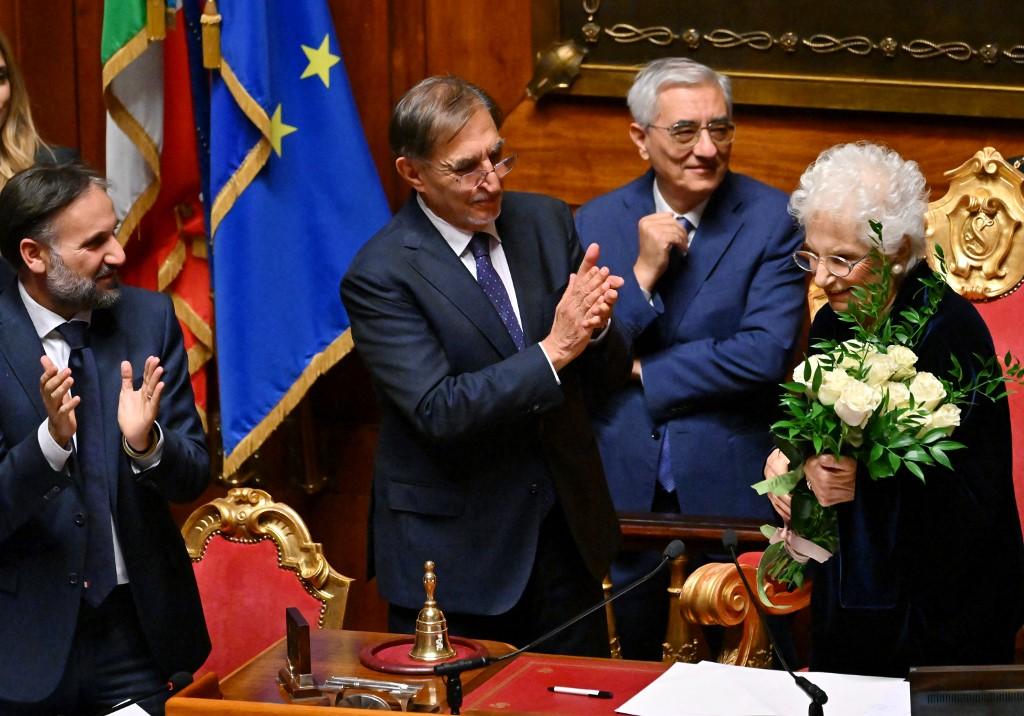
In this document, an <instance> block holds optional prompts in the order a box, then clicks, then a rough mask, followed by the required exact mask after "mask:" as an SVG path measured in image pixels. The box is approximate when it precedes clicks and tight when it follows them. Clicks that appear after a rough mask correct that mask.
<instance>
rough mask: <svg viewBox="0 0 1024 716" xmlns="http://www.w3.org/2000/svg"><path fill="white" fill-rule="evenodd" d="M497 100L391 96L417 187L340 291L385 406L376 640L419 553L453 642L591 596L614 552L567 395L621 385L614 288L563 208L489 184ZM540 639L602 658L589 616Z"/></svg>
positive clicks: (529, 621) (509, 161)
mask: <svg viewBox="0 0 1024 716" xmlns="http://www.w3.org/2000/svg"><path fill="white" fill-rule="evenodd" d="M498 125H499V117H498V110H497V108H496V107H495V105H494V102H493V101H492V100H491V98H490V97H488V96H487V95H486V94H485V93H484V92H483V91H482V90H481V89H480V88H478V87H476V86H474V85H472V84H470V83H468V82H465V81H464V80H461V79H458V78H455V77H432V78H429V79H426V80H424V81H423V82H421V83H420V84H418V85H417V86H416V87H414V88H413V89H411V90H410V91H409V92H408V93H407V94H406V95H405V97H403V98H402V100H401V101H400V102H399V103H398V105H397V107H396V109H395V112H394V115H393V117H392V122H391V145H392V149H393V151H394V153H395V155H396V156H397V159H396V161H395V166H396V168H397V170H398V172H399V174H400V175H401V176H402V178H403V179H404V180H405V181H406V182H407V183H408V184H409V186H410V187H412V189H413V190H414V192H415V194H414V196H413V197H412V198H410V199H409V201H408V202H407V203H406V204H405V206H403V207H402V209H401V210H400V211H399V212H398V213H397V214H396V215H395V217H394V218H393V219H392V220H391V222H390V223H389V224H388V225H387V226H385V227H384V228H383V229H382V230H381V231H380V232H379V233H378V234H377V235H376V236H374V237H373V239H371V240H370V242H369V243H368V244H367V245H366V246H365V247H363V249H362V250H361V251H360V253H359V254H358V256H357V257H356V258H355V260H354V261H353V262H352V265H351V266H350V268H349V270H348V273H347V274H346V276H345V278H344V280H343V282H342V287H341V292H342V298H343V301H344V304H345V308H346V309H347V310H348V313H349V316H350V317H351V320H352V331H353V335H354V337H355V343H356V348H357V350H358V351H359V353H360V355H361V356H362V358H363V360H364V361H365V362H366V365H367V366H368V367H369V369H370V372H371V374H372V375H373V379H374V383H375V385H376V388H377V390H378V396H379V399H380V403H381V406H382V416H381V425H380V439H379V444H378V447H377V458H376V469H375V473H374V486H373V507H372V515H371V537H372V539H371V544H372V552H373V555H372V557H373V564H374V569H375V571H376V576H377V580H378V584H379V589H380V592H381V594H382V595H383V596H384V598H385V599H387V601H388V602H389V603H390V611H389V626H390V629H391V631H395V632H404V633H411V632H412V631H414V629H415V621H416V615H417V612H418V610H419V608H420V607H422V605H423V600H424V592H423V586H422V577H423V563H424V562H425V561H426V560H434V561H435V562H436V563H437V599H438V602H439V603H440V605H441V607H442V608H443V609H444V610H445V614H446V616H447V619H448V626H449V630H450V631H451V632H452V633H453V634H456V635H463V636H472V637H477V638H487V639H497V640H499V641H505V642H512V643H518V644H522V643H525V642H528V641H530V640H531V639H532V638H534V637H536V636H538V635H540V634H543V633H544V632H545V631H547V630H549V629H550V628H552V627H553V626H555V625H557V624H559V623H560V622H562V621H565V620H566V619H567V618H568V617H570V616H572V615H573V614H575V613H576V612H578V611H581V610H582V609H583V608H585V607H586V606H589V605H591V604H593V603H594V602H596V601H598V600H599V599H600V597H601V587H600V580H601V577H602V575H603V574H604V573H605V571H606V570H607V568H608V565H609V562H610V560H611V558H612V555H613V554H614V552H615V550H616V547H617V544H618V523H617V521H616V518H615V514H614V511H613V509H612V504H611V500H610V498H609V495H608V488H607V486H606V484H605V480H604V475H603V472H602V470H601V463H600V459H599V456H598V451H597V446H596V444H595V442H594V437H593V433H592V431H591V427H590V423H589V416H588V413H587V411H586V408H585V404H584V399H585V398H586V397H588V393H589V392H591V391H593V390H598V389H603V388H604V387H605V386H606V385H609V384H612V383H614V382H615V381H617V380H618V381H620V382H621V381H624V380H625V379H627V378H628V373H629V362H628V358H627V356H626V354H625V353H624V352H623V350H622V348H623V346H622V343H621V340H620V339H619V337H618V336H617V334H616V333H615V331H614V330H607V329H608V321H609V316H610V313H611V309H612V306H613V304H614V303H615V301H616V300H617V296H618V294H617V289H618V287H619V286H620V285H621V283H622V279H621V278H619V277H616V276H613V275H610V274H609V272H608V270H607V269H605V268H598V267H597V266H596V264H597V261H598V247H597V246H590V247H589V248H588V249H587V251H586V254H585V255H584V252H583V250H582V248H581V246H580V243H579V239H578V237H577V235H576V232H575V230H574V228H573V222H572V216H571V214H570V212H569V209H568V207H567V206H566V205H565V204H563V203H561V202H558V201H555V200H553V199H549V198H547V197H544V196H539V195H534V194H520V193H506V192H503V191H502V179H503V178H504V176H505V175H506V174H508V172H509V171H511V169H512V166H513V163H514V161H515V158H516V157H515V155H514V154H510V153H508V151H507V150H506V148H505V141H504V139H503V138H502V137H501V135H500V134H499V132H498ZM541 648H543V649H545V650H549V651H555V652H560V653H572V654H592V655H605V656H607V654H608V642H607V632H606V629H605V628H604V622H603V619H602V618H601V616H600V615H596V616H594V617H592V618H590V619H588V620H585V621H583V622H580V624H578V625H577V626H576V627H575V628H574V629H571V630H569V631H568V632H566V633H564V634H562V635H561V636H560V637H559V638H558V639H557V640H555V641H552V642H549V643H547V644H544V645H543V646H542V647H541Z"/></svg>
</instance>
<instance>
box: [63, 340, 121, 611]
mask: <svg viewBox="0 0 1024 716" xmlns="http://www.w3.org/2000/svg"><path fill="white" fill-rule="evenodd" d="M57 331H58V332H59V333H60V334H61V335H62V336H63V337H64V340H66V341H67V342H68V346H70V347H71V355H70V356H69V358H68V367H69V368H71V376H72V377H73V378H74V380H75V384H74V388H73V392H74V394H75V395H77V396H79V397H80V398H81V399H82V400H81V402H80V403H79V404H78V407H77V408H75V419H76V421H77V424H78V426H77V431H76V432H75V455H74V462H73V463H72V465H73V468H74V469H75V471H76V473H77V474H78V476H79V478H80V479H81V481H82V483H83V484H84V486H85V508H86V510H87V511H88V514H87V515H85V527H86V528H87V529H88V533H87V536H86V551H85V583H86V589H85V594H84V598H85V601H86V603H87V604H90V605H92V606H94V607H95V606H99V605H100V604H101V603H102V602H103V600H104V599H106V597H107V595H108V594H110V591H111V590H112V589H113V588H114V587H115V586H117V573H116V571H115V568H114V539H113V535H112V534H111V528H110V514H111V513H110V490H109V486H108V484H107V471H106V469H105V464H106V459H105V456H104V439H103V410H102V403H101V402H100V401H101V399H100V375H99V369H98V368H97V367H96V357H95V356H94V355H93V352H92V348H90V347H89V324H88V323H86V322H85V321H68V322H67V323H64V324H62V325H60V326H57Z"/></svg>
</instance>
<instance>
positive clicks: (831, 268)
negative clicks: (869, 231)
mask: <svg viewBox="0 0 1024 716" xmlns="http://www.w3.org/2000/svg"><path fill="white" fill-rule="evenodd" d="M870 255H871V252H868V253H866V254H864V255H863V256H861V257H860V258H859V259H857V260H856V261H850V260H849V259H844V258H843V257H842V256H818V255H817V254H816V253H814V252H813V251H797V252H795V253H794V254H793V261H794V262H795V263H796V265H797V266H799V267H800V268H801V269H803V270H804V271H806V272H807V273H814V272H816V271H817V270H818V262H819V261H824V262H825V270H826V271H828V272H829V273H830V274H832V275H833V276H835V277H836V278H846V277H847V276H849V275H850V274H851V273H853V270H854V269H855V268H857V264H859V263H860V262H861V261H864V260H865V259H866V258H867V257H868V256H870Z"/></svg>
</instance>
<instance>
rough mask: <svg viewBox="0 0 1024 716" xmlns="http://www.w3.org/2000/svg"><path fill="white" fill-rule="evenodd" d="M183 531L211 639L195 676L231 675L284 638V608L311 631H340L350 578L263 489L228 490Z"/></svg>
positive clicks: (298, 520)
mask: <svg viewBox="0 0 1024 716" xmlns="http://www.w3.org/2000/svg"><path fill="white" fill-rule="evenodd" d="M181 533H182V536H183V537H184V539H185V546H186V547H187V549H188V552H189V556H191V557H192V562H193V567H194V569H195V575H196V582H197V583H198V585H199V595H200V597H201V598H202V602H203V612H204V614H205V615H206V625H207V627H208V628H209V631H210V639H211V641H212V642H213V649H212V651H211V652H210V657H209V658H208V659H207V660H206V663H205V664H203V666H202V667H200V669H199V671H198V672H197V673H200V674H201V673H206V672H215V673H216V674H217V675H218V676H222V677H223V676H226V675H227V674H229V673H230V672H231V671H233V670H235V669H236V668H238V667H239V666H241V665H242V664H244V663H245V662H247V661H248V660H249V659H251V658H252V657H254V656H255V655H256V654H258V653H260V652H261V651H263V650H264V649H265V648H266V647H268V646H269V645H271V644H272V643H274V642H275V641H277V640H278V639H280V638H281V637H283V636H284V634H285V615H284V613H285V609H286V608H287V607H298V609H299V611H301V612H302V614H303V616H305V618H306V621H307V622H309V624H310V626H311V627H314V628H317V627H320V628H341V624H342V620H343V619H344V616H345V604H346V600H347V598H348V587H349V583H350V582H351V581H352V580H351V579H349V578H348V577H344V576H342V575H340V574H338V573H337V572H335V571H334V570H333V569H331V566H330V565H329V564H328V563H327V560H326V559H325V558H324V556H323V550H322V547H321V545H320V544H319V543H317V542H313V540H312V539H311V537H310V535H309V530H308V529H307V528H306V525H305V524H304V523H303V521H302V518H301V517H299V515H298V513H296V512H295V511H294V510H293V509H291V508H290V507H288V506H287V505H285V504H282V503H279V502H274V501H273V500H272V498H271V497H270V495H269V494H267V493H266V492H264V491H263V490H254V489H250V488H235V489H232V490H229V491H228V494H227V495H226V496H225V497H219V498H217V499H214V500H211V501H210V502H208V503H206V504H205V505H202V506H201V507H199V508H197V509H196V510H195V511H194V512H193V513H192V514H191V515H190V516H189V518H188V520H186V521H185V524H184V526H183V527H182V529H181Z"/></svg>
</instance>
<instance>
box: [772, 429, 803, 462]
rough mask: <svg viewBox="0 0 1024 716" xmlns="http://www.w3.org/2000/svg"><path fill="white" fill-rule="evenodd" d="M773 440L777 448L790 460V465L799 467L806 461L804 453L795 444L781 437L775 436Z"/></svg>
mask: <svg viewBox="0 0 1024 716" xmlns="http://www.w3.org/2000/svg"><path fill="white" fill-rule="evenodd" d="M772 439H773V440H774V441H775V446H776V447H777V448H779V450H781V451H782V454H783V455H785V456H786V459H788V460H789V464H790V465H799V464H800V463H802V462H803V461H804V453H803V451H802V450H801V449H800V448H799V446H798V445H797V444H796V443H795V442H793V441H791V440H787V439H786V438H784V437H782V436H781V435H773V436H772Z"/></svg>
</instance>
